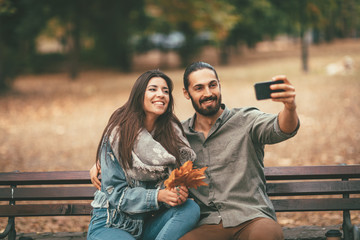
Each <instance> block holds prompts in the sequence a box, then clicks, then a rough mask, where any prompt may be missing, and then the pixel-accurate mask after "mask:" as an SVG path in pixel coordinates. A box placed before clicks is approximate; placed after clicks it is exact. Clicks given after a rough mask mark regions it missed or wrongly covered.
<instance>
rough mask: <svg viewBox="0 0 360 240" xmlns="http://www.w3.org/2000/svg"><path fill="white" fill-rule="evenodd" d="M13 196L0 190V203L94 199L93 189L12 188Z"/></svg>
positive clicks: (6, 191) (6, 190)
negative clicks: (10, 201)
mask: <svg viewBox="0 0 360 240" xmlns="http://www.w3.org/2000/svg"><path fill="white" fill-rule="evenodd" d="M13 190H14V193H13V196H12V194H11V190H10V189H1V188H0V200H1V201H9V200H15V201H24V200H29V201H31V200H34V201H35V200H91V199H93V198H94V192H95V191H96V188H95V187H92V186H90V187H85V186H82V187H52V188H50V187H45V188H14V189H13Z"/></svg>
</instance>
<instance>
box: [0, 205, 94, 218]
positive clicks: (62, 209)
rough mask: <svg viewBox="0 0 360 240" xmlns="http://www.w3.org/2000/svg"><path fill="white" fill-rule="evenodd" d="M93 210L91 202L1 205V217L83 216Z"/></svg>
mask: <svg viewBox="0 0 360 240" xmlns="http://www.w3.org/2000/svg"><path fill="white" fill-rule="evenodd" d="M91 210H92V207H91V206H90V204H29V205H0V217H7V216H14V217H30V216H81V215H89V214H90V212H91Z"/></svg>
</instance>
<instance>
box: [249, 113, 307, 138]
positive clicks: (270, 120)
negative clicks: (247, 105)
mask: <svg viewBox="0 0 360 240" xmlns="http://www.w3.org/2000/svg"><path fill="white" fill-rule="evenodd" d="M253 114H254V118H253V123H252V127H251V135H252V138H253V140H254V141H255V142H258V143H261V144H275V143H279V142H282V141H284V140H286V139H289V138H291V137H293V136H295V135H296V133H297V130H298V129H299V126H300V125H299V124H298V126H297V128H296V129H295V131H294V132H292V133H290V134H288V133H284V132H282V131H281V129H280V126H279V120H278V115H276V114H268V113H263V112H261V111H258V110H256V111H254V113H253Z"/></svg>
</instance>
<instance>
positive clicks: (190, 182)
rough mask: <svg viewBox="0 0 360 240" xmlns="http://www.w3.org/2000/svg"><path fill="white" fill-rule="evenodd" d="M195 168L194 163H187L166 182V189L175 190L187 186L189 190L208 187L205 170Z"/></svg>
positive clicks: (176, 170) (174, 171) (204, 168)
mask: <svg viewBox="0 0 360 240" xmlns="http://www.w3.org/2000/svg"><path fill="white" fill-rule="evenodd" d="M206 169H207V167H203V168H201V169H196V168H193V162H192V161H187V162H186V163H184V164H183V165H182V166H181V167H180V168H177V169H174V170H173V171H172V172H171V174H170V176H169V178H168V179H167V180H166V181H165V182H164V184H165V187H166V189H171V188H175V187H177V186H185V187H188V188H197V187H199V186H203V185H208V184H207V183H205V182H204V181H203V180H204V179H205V175H204V174H205V170H206Z"/></svg>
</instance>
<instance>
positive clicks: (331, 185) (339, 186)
mask: <svg viewBox="0 0 360 240" xmlns="http://www.w3.org/2000/svg"><path fill="white" fill-rule="evenodd" d="M266 191H267V193H268V195H269V196H300V195H332V194H352V193H360V181H326V182H325V181H322V182H286V183H284V182H281V183H267V184H266Z"/></svg>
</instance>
